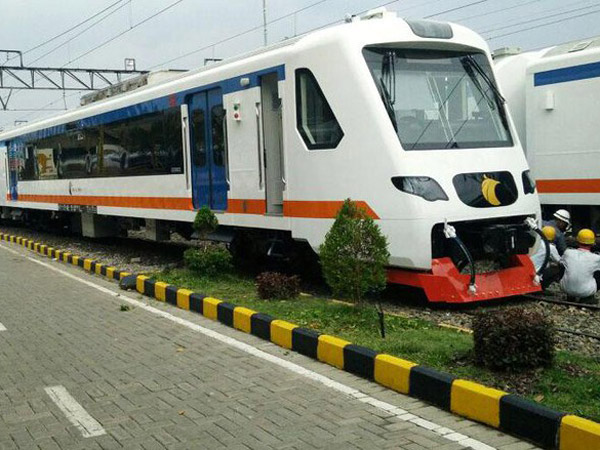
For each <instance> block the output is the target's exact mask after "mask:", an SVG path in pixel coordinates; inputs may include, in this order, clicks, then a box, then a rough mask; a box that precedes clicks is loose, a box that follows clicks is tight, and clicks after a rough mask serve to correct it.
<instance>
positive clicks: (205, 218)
mask: <svg viewBox="0 0 600 450" xmlns="http://www.w3.org/2000/svg"><path fill="white" fill-rule="evenodd" d="M193 226H194V230H196V233H197V234H198V237H199V238H200V239H206V236H208V235H209V234H210V233H212V232H214V231H215V230H216V229H217V228H218V227H219V221H218V219H217V216H215V213H213V212H212V211H211V210H210V208H209V207H208V206H203V207H202V208H200V209H199V210H198V212H197V213H196V217H195V218H194V225H193Z"/></svg>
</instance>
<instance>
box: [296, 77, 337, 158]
mask: <svg viewBox="0 0 600 450" xmlns="http://www.w3.org/2000/svg"><path fill="white" fill-rule="evenodd" d="M296 126H297V127H298V131H299V132H300V135H301V136H302V139H303V140H304V143H305V144H306V146H307V147H308V148H309V150H319V149H326V148H335V147H337V145H338V144H339V143H340V141H341V140H342V138H343V137H344V132H343V131H342V128H341V127H340V124H339V123H338V121H337V119H336V118H335V115H334V114H333V111H332V110H331V107H330V106H329V103H327V99H326V98H325V96H324V95H323V91H321V88H320V87H319V84H318V83H317V80H316V79H315V77H314V75H313V74H312V73H311V72H310V70H308V69H297V70H296Z"/></svg>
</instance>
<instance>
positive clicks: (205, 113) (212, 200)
mask: <svg viewBox="0 0 600 450" xmlns="http://www.w3.org/2000/svg"><path fill="white" fill-rule="evenodd" d="M189 116H190V124H191V127H190V133H191V135H190V143H191V152H192V167H191V173H192V198H193V203H194V208H195V209H199V208H201V207H202V206H209V207H210V208H211V209H214V210H219V211H224V210H225V209H227V190H228V187H229V185H228V181H227V167H226V166H227V141H226V136H227V133H226V130H225V126H226V125H225V123H226V121H225V111H224V109H223V94H222V92H221V89H211V90H209V91H204V92H199V93H197V94H194V95H193V96H192V97H191V99H190V102H189Z"/></svg>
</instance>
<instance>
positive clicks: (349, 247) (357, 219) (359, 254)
mask: <svg viewBox="0 0 600 450" xmlns="http://www.w3.org/2000/svg"><path fill="white" fill-rule="evenodd" d="M319 254H320V258H321V266H322V268H323V276H324V277H325V281H326V282H327V284H328V285H329V286H330V287H331V289H332V290H333V292H334V294H335V295H338V296H341V297H345V298H349V299H352V300H354V301H355V302H358V303H360V302H362V300H363V298H364V295H365V294H366V293H367V292H373V293H376V292H379V291H382V290H383V289H385V286H386V272H385V266H386V265H387V262H388V259H389V256H390V254H389V252H388V250H387V240H386V238H385V236H384V235H383V234H382V233H381V230H380V229H379V226H378V225H377V224H376V223H375V222H374V221H373V219H372V218H370V217H369V216H368V215H367V213H366V212H365V211H364V209H362V208H359V207H358V206H357V205H356V203H354V202H353V201H352V200H350V199H347V200H346V201H344V204H343V205H342V207H341V208H340V210H339V212H338V214H337V216H336V219H335V222H334V223H333V225H332V227H331V229H330V230H329V232H328V233H327V235H326V236H325V242H324V243H323V244H322V245H321V247H320V249H319Z"/></svg>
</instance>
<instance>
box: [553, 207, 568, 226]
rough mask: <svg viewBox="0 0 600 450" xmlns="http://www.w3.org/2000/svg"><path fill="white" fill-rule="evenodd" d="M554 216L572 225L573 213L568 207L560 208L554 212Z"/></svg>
mask: <svg viewBox="0 0 600 450" xmlns="http://www.w3.org/2000/svg"><path fill="white" fill-rule="evenodd" d="M554 217H555V218H556V219H558V220H562V221H563V222H565V223H566V224H567V225H571V214H569V211H567V210H566V209H559V210H558V211H556V212H555V213H554Z"/></svg>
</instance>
